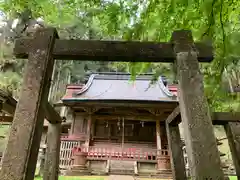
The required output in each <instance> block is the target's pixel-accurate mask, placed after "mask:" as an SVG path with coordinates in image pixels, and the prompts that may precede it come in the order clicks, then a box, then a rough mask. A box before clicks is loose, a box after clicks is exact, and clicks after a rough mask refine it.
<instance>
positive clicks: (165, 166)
mask: <svg viewBox="0 0 240 180" xmlns="http://www.w3.org/2000/svg"><path fill="white" fill-rule="evenodd" d="M160 129H161V127H160V120H159V119H157V120H156V140H157V170H158V171H159V172H160V173H162V172H164V171H168V170H170V169H171V167H170V157H169V156H168V154H167V150H166V149H165V150H164V149H163V148H162V141H161V131H160Z"/></svg>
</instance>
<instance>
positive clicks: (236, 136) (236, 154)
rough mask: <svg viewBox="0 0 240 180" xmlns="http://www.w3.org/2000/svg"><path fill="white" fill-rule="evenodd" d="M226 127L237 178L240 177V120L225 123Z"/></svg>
mask: <svg viewBox="0 0 240 180" xmlns="http://www.w3.org/2000/svg"><path fill="white" fill-rule="evenodd" d="M224 129H225V132H226V135H227V137H228V144H229V147H230V150H231V154H232V159H233V162H234V166H235V170H236V174H237V179H240V122H238V123H233V122H230V123H227V124H226V125H224Z"/></svg>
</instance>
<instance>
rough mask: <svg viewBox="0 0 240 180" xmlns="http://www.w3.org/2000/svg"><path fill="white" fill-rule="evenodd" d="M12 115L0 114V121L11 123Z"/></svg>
mask: <svg viewBox="0 0 240 180" xmlns="http://www.w3.org/2000/svg"><path fill="white" fill-rule="evenodd" d="M12 121H13V117H12V116H0V123H1V124H2V123H3V122H4V123H12Z"/></svg>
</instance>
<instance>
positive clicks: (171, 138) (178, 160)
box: [166, 122, 187, 180]
mask: <svg viewBox="0 0 240 180" xmlns="http://www.w3.org/2000/svg"><path fill="white" fill-rule="evenodd" d="M166 128H167V136H168V144H169V152H170V154H171V166H172V174H173V180H186V179H187V176H186V170H185V163H184V157H183V150H182V148H183V144H182V141H181V137H180V132H179V127H178V125H171V124H168V123H167V122H166Z"/></svg>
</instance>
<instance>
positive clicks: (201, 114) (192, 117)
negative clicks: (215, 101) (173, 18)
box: [172, 31, 224, 180]
mask: <svg viewBox="0 0 240 180" xmlns="http://www.w3.org/2000/svg"><path fill="white" fill-rule="evenodd" d="M172 39H173V43H174V45H175V46H174V49H175V52H176V64H177V73H178V74H177V77H178V93H179V94H178V96H179V102H180V112H181V116H182V121H183V127H184V136H185V137H184V139H185V140H186V150H187V155H188V158H189V168H190V172H191V177H192V179H199V180H200V179H201V180H202V179H218V180H223V179H224V176H223V171H222V169H221V165H220V157H219V153H218V149H217V144H216V139H215V136H214V132H213V125H212V122H211V116H210V113H209V109H208V105H207V101H206V98H205V96H204V87H203V78H202V75H201V73H200V70H199V64H198V60H197V52H195V49H194V44H193V39H192V35H191V33H190V32H189V31H179V32H175V33H174V34H173V38H172Z"/></svg>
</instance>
